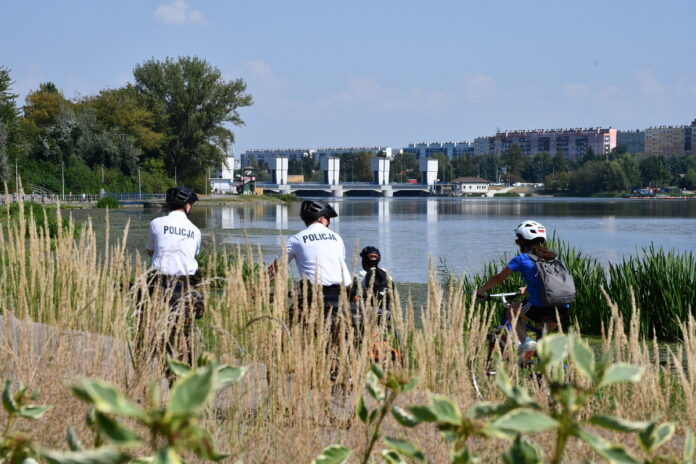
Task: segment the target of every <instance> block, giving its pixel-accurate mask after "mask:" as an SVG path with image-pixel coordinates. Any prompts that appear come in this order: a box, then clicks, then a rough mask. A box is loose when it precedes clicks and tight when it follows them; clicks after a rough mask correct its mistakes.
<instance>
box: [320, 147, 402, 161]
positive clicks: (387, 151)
mask: <svg viewBox="0 0 696 464" xmlns="http://www.w3.org/2000/svg"><path fill="white" fill-rule="evenodd" d="M362 152H368V153H374V154H376V155H383V156H385V157H386V158H388V159H392V156H393V155H392V148H391V147H336V148H317V149H316V150H312V157H313V158H314V159H315V160H321V159H322V158H327V157H335V156H338V157H340V156H341V155H343V154H346V153H362Z"/></svg>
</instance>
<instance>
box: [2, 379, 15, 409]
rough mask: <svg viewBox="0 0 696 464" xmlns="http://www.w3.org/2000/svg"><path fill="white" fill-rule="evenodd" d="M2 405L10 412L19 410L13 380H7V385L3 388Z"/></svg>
mask: <svg viewBox="0 0 696 464" xmlns="http://www.w3.org/2000/svg"><path fill="white" fill-rule="evenodd" d="M2 407H3V408H4V409H5V411H7V412H8V413H9V414H13V413H15V412H17V403H16V402H15V400H14V396H12V382H10V381H9V380H5V385H4V387H3V389H2Z"/></svg>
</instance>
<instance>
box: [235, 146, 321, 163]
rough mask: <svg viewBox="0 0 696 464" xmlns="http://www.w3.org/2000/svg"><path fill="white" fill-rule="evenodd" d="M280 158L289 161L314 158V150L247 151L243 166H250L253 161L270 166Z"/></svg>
mask: <svg viewBox="0 0 696 464" xmlns="http://www.w3.org/2000/svg"><path fill="white" fill-rule="evenodd" d="M278 156H282V157H285V158H287V159H288V160H302V159H304V158H313V157H314V150H310V149H309V148H278V149H263V150H247V151H246V152H245V153H242V165H243V166H249V164H250V163H251V162H252V161H256V162H262V163H265V164H266V165H270V163H271V160H272V159H274V158H277V157H278Z"/></svg>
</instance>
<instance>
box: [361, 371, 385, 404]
mask: <svg viewBox="0 0 696 464" xmlns="http://www.w3.org/2000/svg"><path fill="white" fill-rule="evenodd" d="M365 388H366V389H367V392H368V393H369V394H370V396H371V397H372V398H374V400H375V401H377V402H378V403H381V402H382V401H384V389H383V388H382V386H381V385H380V384H379V378H378V377H377V375H376V374H375V373H374V372H373V371H370V372H368V373H367V379H366V380H365Z"/></svg>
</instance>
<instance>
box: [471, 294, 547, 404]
mask: <svg viewBox="0 0 696 464" xmlns="http://www.w3.org/2000/svg"><path fill="white" fill-rule="evenodd" d="M518 296H521V293H519V292H515V293H494V294H490V295H488V298H487V299H489V298H493V299H496V300H498V301H499V302H500V303H501V304H502V316H501V323H500V324H499V325H498V326H497V327H496V328H495V329H493V331H491V332H490V333H489V334H488V335H487V336H486V345H485V346H486V348H487V353H486V361H485V363H484V366H483V367H484V370H483V372H480V371H479V367H478V366H477V362H476V360H475V359H472V360H471V361H470V372H471V381H472V384H473V387H474V391H475V392H476V395H477V396H478V397H479V399H481V400H483V399H484V397H483V394H482V392H481V387H480V383H481V381H480V380H483V379H484V378H485V379H490V378H491V377H494V376H495V374H496V371H495V366H494V358H493V354H494V353H495V352H496V349H498V350H499V352H500V353H501V354H502V355H503V356H502V357H503V359H505V355H506V354H509V352H510V350H506V349H505V347H506V345H507V342H508V339H509V337H510V336H511V335H512V333H513V330H514V329H513V326H512V324H511V322H510V321H509V320H508V318H507V310H508V309H509V308H510V307H511V306H512V305H513V303H510V302H509V301H508V298H513V297H518ZM520 317H521V316H520ZM524 325H525V328H526V330H527V332H532V333H533V334H534V335H535V337H536V340H537V341H539V340H540V339H541V338H542V336H543V330H542V329H541V328H540V327H538V326H536V325H534V323H533V322H531V321H524ZM538 366H539V356H538V354H537V352H536V350H534V351H531V352H526V353H524V354H523V356H522V357H521V358H520V359H519V367H520V368H521V369H524V370H526V371H528V373H529V377H530V378H535V379H537V380H539V378H540V377H539V372H538V370H537V369H538ZM479 378H480V379H479Z"/></svg>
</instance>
